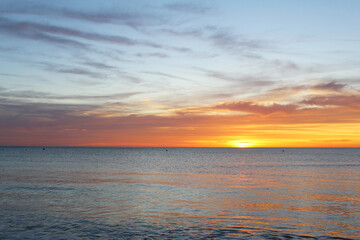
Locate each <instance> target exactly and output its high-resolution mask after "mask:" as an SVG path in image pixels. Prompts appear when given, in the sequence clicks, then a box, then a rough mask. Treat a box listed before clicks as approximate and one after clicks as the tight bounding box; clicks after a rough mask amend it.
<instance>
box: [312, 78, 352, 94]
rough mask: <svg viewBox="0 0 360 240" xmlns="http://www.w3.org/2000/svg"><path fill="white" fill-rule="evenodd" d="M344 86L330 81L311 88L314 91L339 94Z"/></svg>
mask: <svg viewBox="0 0 360 240" xmlns="http://www.w3.org/2000/svg"><path fill="white" fill-rule="evenodd" d="M345 86H346V84H342V83H337V82H336V81H331V82H329V83H321V84H317V85H314V86H312V87H311V88H312V89H314V90H323V91H335V92H340V91H342V90H343V88H344V87H345Z"/></svg>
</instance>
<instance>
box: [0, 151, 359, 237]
mask: <svg viewBox="0 0 360 240" xmlns="http://www.w3.org/2000/svg"><path fill="white" fill-rule="evenodd" d="M226 238H229V239H338V238H339V239H360V149H354V148H353V149H290V148H287V149H233V148H86V147H74V148H73V147H66V148H65V147H64V148H63V147H47V148H46V149H45V150H43V148H42V147H0V239H226Z"/></svg>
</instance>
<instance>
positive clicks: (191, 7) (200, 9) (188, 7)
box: [165, 2, 210, 14]
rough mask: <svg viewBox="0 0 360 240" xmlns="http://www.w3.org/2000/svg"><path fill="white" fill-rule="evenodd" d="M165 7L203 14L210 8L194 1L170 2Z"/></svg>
mask: <svg viewBox="0 0 360 240" xmlns="http://www.w3.org/2000/svg"><path fill="white" fill-rule="evenodd" d="M165 8H167V9H169V10H172V11H178V12H182V13H192V14H200V13H201V14H203V13H205V12H207V11H209V10H210V8H209V7H206V6H203V5H200V4H194V3H180V2H179V3H172V4H166V5H165Z"/></svg>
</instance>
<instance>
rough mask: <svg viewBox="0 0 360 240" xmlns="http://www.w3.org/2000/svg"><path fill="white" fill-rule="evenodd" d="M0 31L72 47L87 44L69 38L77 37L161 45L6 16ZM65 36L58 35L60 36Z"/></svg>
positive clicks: (126, 43)
mask: <svg viewBox="0 0 360 240" xmlns="http://www.w3.org/2000/svg"><path fill="white" fill-rule="evenodd" d="M0 33H6V34H10V35H13V36H16V37H21V38H29V39H33V40H40V41H46V42H50V43H57V44H64V45H71V46H73V47H83V48H86V47H87V46H88V44H86V43H83V42H79V41H77V40H73V39H70V38H69V37H72V38H78V39H83V40H91V41H103V42H107V43H113V44H119V45H124V46H136V45H141V46H146V47H151V48H161V47H162V46H161V45H159V44H156V43H152V42H148V41H139V40H134V39H131V38H128V37H124V36H119V35H106V34H98V33H89V32H84V31H80V30H76V29H72V28H65V27H59V26H54V25H50V24H40V23H35V22H29V21H27V22H25V21H21V22H17V21H13V20H10V19H7V18H0ZM59 35H60V36H65V37H67V38H64V37H60V36H59Z"/></svg>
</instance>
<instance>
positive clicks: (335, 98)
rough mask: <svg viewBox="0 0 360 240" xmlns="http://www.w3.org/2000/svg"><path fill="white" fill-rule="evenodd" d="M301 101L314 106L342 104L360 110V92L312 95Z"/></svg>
mask: <svg viewBox="0 0 360 240" xmlns="http://www.w3.org/2000/svg"><path fill="white" fill-rule="evenodd" d="M301 103H303V104H307V105H316V106H344V107H351V108H356V109H358V110H360V93H359V94H358V95H338V94H337V95H326V96H313V97H310V98H309V99H306V100H303V101H302V102H301Z"/></svg>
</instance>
